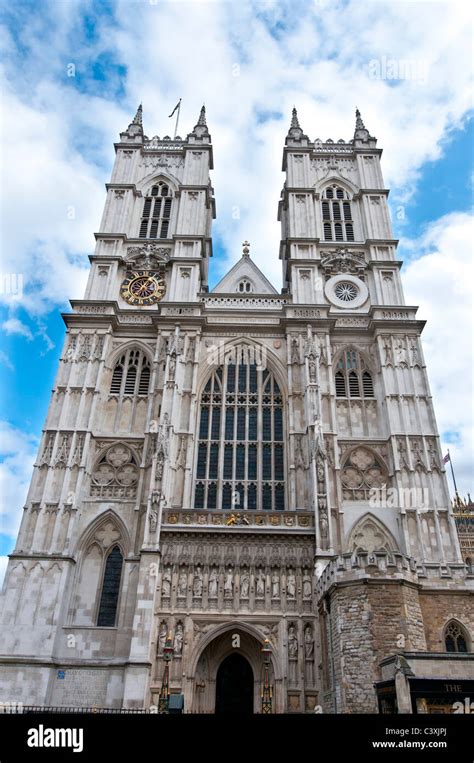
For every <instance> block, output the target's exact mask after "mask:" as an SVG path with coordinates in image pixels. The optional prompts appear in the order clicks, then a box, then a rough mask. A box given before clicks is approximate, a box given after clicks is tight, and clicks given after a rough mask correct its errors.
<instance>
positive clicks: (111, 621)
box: [97, 546, 123, 628]
mask: <svg viewBox="0 0 474 763" xmlns="http://www.w3.org/2000/svg"><path fill="white" fill-rule="evenodd" d="M122 567H123V556H122V552H121V550H120V548H119V546H114V547H113V548H112V550H111V551H110V553H109V554H108V556H107V560H106V562H105V569H104V578H103V581H102V591H101V594H100V603H99V612H98V615H97V625H98V626H101V627H104V628H113V627H114V625H115V623H116V620H117V609H118V602H119V594H120V581H121V579H122Z"/></svg>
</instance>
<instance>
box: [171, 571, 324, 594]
mask: <svg viewBox="0 0 474 763" xmlns="http://www.w3.org/2000/svg"><path fill="white" fill-rule="evenodd" d="M252 582H253V590H254V591H255V596H256V598H257V599H258V598H262V599H263V598H264V597H265V588H266V583H267V574H266V573H265V571H264V569H263V567H258V568H257V569H256V570H255V572H254V573H252V572H251V571H250V570H249V569H248V568H247V567H242V568H241V569H240V571H239V574H238V582H237V574H236V572H235V571H234V569H233V567H232V565H229V566H228V567H226V568H225V569H224V571H223V572H221V571H219V568H218V567H215V566H214V567H211V569H210V572H209V577H208V581H207V594H208V598H209V599H214V598H217V597H218V595H219V591H220V590H223V593H224V597H227V598H231V597H233V595H234V592H236V593H237V592H238V593H239V594H240V598H241V599H248V598H249V595H250V592H251V590H252ZM269 583H270V591H271V596H272V598H273V599H279V598H280V595H281V593H282V591H283V587H282V584H281V571H280V570H279V569H276V568H275V569H274V570H272V572H271V575H270V580H269ZM189 587H190V580H189V575H188V572H187V570H186V569H185V568H182V569H181V571H180V572H179V575H178V581H177V594H178V597H181V598H185V597H186V596H187V593H188V590H189ZM171 588H172V571H171V567H170V566H166V567H165V568H164V570H163V575H162V578H161V595H162V598H170V596H171ZM191 590H192V594H193V596H194V597H195V598H200V597H201V596H202V595H203V591H204V575H203V571H202V567H201V565H199V564H198V565H197V566H196V568H195V570H194V574H193V578H192V583H191ZM312 592H313V584H312V579H311V575H310V574H309V572H308V570H304V571H303V576H302V593H303V599H310V598H311V595H312ZM296 594H297V576H296V574H295V571H294V570H293V568H291V567H289V568H288V570H287V572H286V597H287V599H295V598H296Z"/></svg>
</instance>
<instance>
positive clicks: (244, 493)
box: [194, 348, 285, 512]
mask: <svg viewBox="0 0 474 763" xmlns="http://www.w3.org/2000/svg"><path fill="white" fill-rule="evenodd" d="M235 355H237V357H234V356H235ZM250 355H251V353H250V352H247V348H241V349H240V350H239V351H238V352H237V353H234V356H233V357H232V360H233V362H231V363H227V364H225V365H223V366H220V367H219V368H218V369H216V371H214V373H213V374H212V376H211V378H210V379H209V381H208V383H207V385H206V387H205V389H204V392H203V393H202V396H201V410H200V420H199V429H198V432H199V441H198V445H197V467H196V486H195V494H194V505H195V508H197V509H223V510H225V511H229V510H231V511H236V512H238V511H242V510H246V509H249V510H252V509H253V510H259V511H260V510H268V511H275V510H276V511H282V510H283V509H284V508H285V484H284V460H285V455H284V422H283V397H282V394H281V390H280V388H279V386H278V384H277V382H276V379H275V378H274V376H273V374H272V373H270V371H269V370H268V369H264V368H261V367H260V366H257V365H256V364H255V363H254V362H253V358H251V357H250Z"/></svg>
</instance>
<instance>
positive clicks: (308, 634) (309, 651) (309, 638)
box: [304, 623, 314, 660]
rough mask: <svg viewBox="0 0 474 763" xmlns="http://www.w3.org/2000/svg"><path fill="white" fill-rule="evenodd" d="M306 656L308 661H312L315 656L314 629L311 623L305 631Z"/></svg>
mask: <svg viewBox="0 0 474 763" xmlns="http://www.w3.org/2000/svg"><path fill="white" fill-rule="evenodd" d="M304 654H305V657H306V659H307V660H310V659H311V658H312V656H313V654H314V639H313V629H312V628H311V625H310V624H309V623H308V625H306V627H305V629H304Z"/></svg>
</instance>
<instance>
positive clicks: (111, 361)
mask: <svg viewBox="0 0 474 763" xmlns="http://www.w3.org/2000/svg"><path fill="white" fill-rule="evenodd" d="M127 350H140V352H143V354H144V355H145V356H146V358H147V359H148V361H149V362H150V365H151V364H152V363H153V351H152V350H151V349H150V347H149V346H148V345H147V344H145V342H140V340H138V339H133V340H131V341H129V342H124V343H123V344H121V345H120V347H117V348H116V349H115V350H112V351H111V352H110V354H109V356H108V358H107V361H106V368H107V370H108V371H113V369H114V368H115V365H116V364H117V362H118V361H119V360H120V358H121V356H122V355H123V354H124V353H126V352H127Z"/></svg>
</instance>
